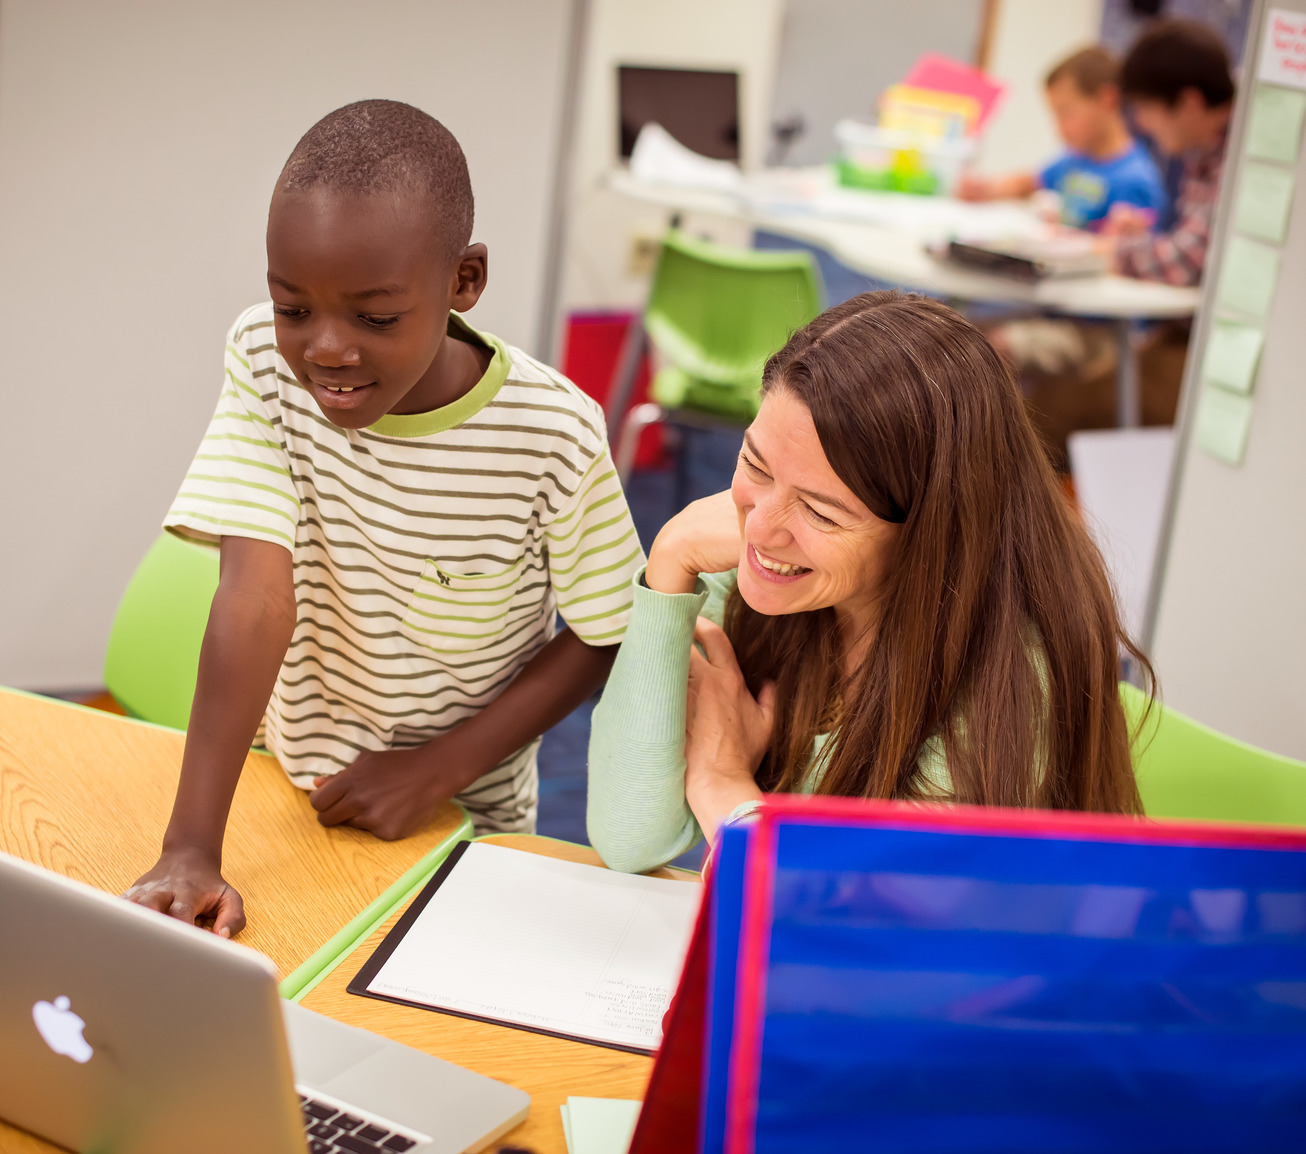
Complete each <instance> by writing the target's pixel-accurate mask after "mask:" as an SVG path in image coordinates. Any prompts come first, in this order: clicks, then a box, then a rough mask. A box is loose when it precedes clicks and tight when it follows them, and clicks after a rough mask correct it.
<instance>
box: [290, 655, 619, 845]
mask: <svg viewBox="0 0 1306 1154" xmlns="http://www.w3.org/2000/svg"><path fill="white" fill-rule="evenodd" d="M616 654H617V646H615V645H603V646H598V645H587V644H586V643H585V642H584V641H582V640H581V639H580V638H579V637H577V636H576V634H575V633H573V632H572V631H571V630H570V629H564V630H563V631H562V632H561V633H559V634H558V635H557V636H556V637H554V638H553V640H552V641H550V642H549V643H548V644H547V645H545V646H544V648H543V649H541V650H540V651H539V652H538V653H537V654H536V655H535V656H534V657H532V658H531V659H530V660H529V661H528V662H527V663H526V664H525V665H524V666H522V669H521V672H520V673H518V674H517V676H516V677H515V678H513V680H512V681H511V682H509V684H508V686H507V688H505V689H504V691H503V692H502V693H500V694H499V696H498V697H496V698H495V699H494V700H493V701H491V702H490V703H489V705H487V706H486V707H485V708H484V709H482V710H481V711H480V712H479V713H476V714H474V715H473V716H471V717H469V718H467V720H466V721H463V722H461V723H460V724H459V725H456V726H455V727H454V728H453V729H451V730H449V731H448V732H447V733H442V734H440V736H439V737H436V738H433V739H432V740H431V741H428V742H427V743H426V744H425V745H419V746H415V747H414V748H411V749H387V750H382V751H380V752H375V753H363V754H360V755H359V757H358V759H357V760H356V761H354V763H353V764H352V765H350V766H349V767H348V768H346V769H343V770H341V771H340V772H339V773H337V774H336V775H335V776H334V777H326V778H318V779H317V782H316V783H315V784H316V785H317V789H315V790H314V791H313V793H312V795H311V796H310V800H311V801H312V803H313V807H314V808H315V809H316V810H317V811H318V821H320V822H321V823H322V824H323V825H351V826H354V827H356V828H358V829H365V830H369V831H371V832H372V833H374V834H376V836H377V837H380V838H385V839H386V840H393V839H395V838H401V837H408V836H409V835H410V834H413V833H416V832H417V831H418V830H419V829H421V827H422V826H424V825H425V824H426V823H427V822H428V821H430V819H431V818H432V817H433V816H434V815H435V813H436V811H437V810H438V809H439V808H440V806H442V805H443V804H444V803H445V802H447V801H448V800H449V799H450V798H452V797H453V796H455V795H456V794H459V793H461V792H462V791H463V790H464V789H466V788H467V787H468V786H470V785H471V784H472V783H473V782H475V781H477V780H478V779H479V778H481V777H483V776H484V775H485V774H487V773H489V772H490V770H492V769H493V768H494V767H495V766H497V765H498V764H499V763H500V762H502V761H503V760H504V759H505V758H507V757H508V756H510V755H511V754H512V753H514V752H515V751H517V750H519V749H521V747H522V746H524V745H526V744H527V743H529V742H531V741H534V740H535V738H537V737H539V736H540V735H541V734H542V733H543V732H544V731H545V730H546V729H549V728H551V727H552V726H554V725H556V724H557V723H558V722H559V721H561V720H562V719H563V718H564V717H566V716H567V714H569V713H570V712H571V711H572V710H573V709H575V708H576V707H577V706H578V705H580V703H581V702H582V701H584V700H585V699H586V698H588V697H589V696H590V695H591V694H592V693H594V691H595V690H597V689H598V688H599V687H600V686H601V685H602V684H603V683H604V681H606V680H607V676H608V671H609V670H610V669H611V668H612V662H613V660H614V659H615V657H616Z"/></svg>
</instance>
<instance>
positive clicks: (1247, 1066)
mask: <svg viewBox="0 0 1306 1154" xmlns="http://www.w3.org/2000/svg"><path fill="white" fill-rule="evenodd" d="M741 856H742V855H741ZM727 860H728V857H727V856H725V855H723V858H722V861H721V862H720V863H718V868H720V866H722V865H725V864H726V862H727ZM776 867H777V868H776V877H775V887H774V901H773V918H774V920H773V925H772V931H771V938H770V955H769V966H768V972H767V980H766V993H765V1017H764V1025H763V1035H762V1037H763V1041H762V1060H761V1070H760V1082H759V1095H758V1099H759V1101H758V1112H757V1128H756V1151H757V1152H758V1154H773V1152H779V1151H786V1152H788V1151H797V1150H802V1151H805V1152H806V1151H832V1152H833V1151H846V1150H852V1149H874V1150H876V1151H913V1152H918V1154H923V1152H930V1151H995V1152H996V1151H1004V1152H1009V1151H1040V1152H1050V1151H1067V1152H1068V1151H1075V1152H1080V1151H1084V1152H1087V1151H1108V1150H1109V1151H1112V1152H1114V1154H1121V1152H1124V1151H1176V1152H1178V1151H1185V1152H1195V1151H1234V1150H1240V1151H1242V1150H1257V1151H1281V1150H1282V1151H1287V1150H1295V1151H1300V1150H1302V1149H1306V853H1301V852H1292V851H1287V850H1269V849H1241V848H1239V849H1232V848H1219V847H1211V846H1197V845H1172V844H1124V843H1119V842H1109V841H1092V840H1064V839H1055V838H1041V837H1014V836H1011V837H1009V836H995V835H992V834H987V835H977V834H962V833H957V832H949V833H940V832H934V831H926V830H919V831H914V830H900V829H892V828H883V827H881V828H865V827H850V826H838V825H834V826H831V825H826V824H811V825H805V824H802V823H800V822H798V821H791V820H786V821H785V822H783V823H782V824H781V825H780V826H779V837H778V843H777V861H776ZM740 879H741V880H742V875H740ZM719 882H720V883H721V884H719V885H718V888H717V895H718V897H723V896H724V890H725V888H726V887H725V883H727V882H730V883H734V882H735V877H734V876H733V875H731V876H729V877H727V876H726V875H720V876H719ZM733 916H734V924H735V926H736V927H737V923H738V915H737V913H735V914H734V915H733ZM723 933H724V928H723ZM736 933H737V929H736ZM717 953H718V955H724V953H725V950H724V949H721V950H719V951H717ZM715 961H716V962H719V963H720V964H718V965H716V966H715V969H716V970H717V971H718V972H719V970H720V967H721V965H724V964H725V962H724V961H723V960H722V958H721V957H718V958H717V959H715ZM732 989H733V984H732ZM714 997H715V992H714ZM722 1026H723V1023H721V1022H720V1021H718V1020H716V1018H715V1016H714V1019H713V1027H712V1030H711V1045H712V1052H711V1054H710V1058H711V1061H710V1062H709V1075H708V1081H709V1088H708V1089H709V1093H708V1097H709V1102H708V1104H707V1108H706V1110H705V1119H706V1120H708V1121H711V1120H712V1119H713V1118H715V1117H716V1113H715V1111H716V1110H717V1107H716V1105H715V1103H713V1102H712V1101H711V1099H712V1098H713V1097H714V1096H722V1095H720V1093H719V1088H720V1085H721V1082H720V1080H719V1078H718V1079H717V1080H716V1082H715V1084H713V1071H715V1070H717V1069H718V1067H719V1066H720V1061H719V1058H718V1056H717V1055H716V1053H715V1049H716V1047H717V1046H718V1045H719V1035H720V1031H721V1029H722ZM705 1133H706V1131H705ZM704 1148H705V1149H707V1150H714V1149H720V1146H715V1147H714V1146H711V1145H705V1147H704Z"/></svg>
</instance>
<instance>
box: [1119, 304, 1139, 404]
mask: <svg viewBox="0 0 1306 1154" xmlns="http://www.w3.org/2000/svg"><path fill="white" fill-rule="evenodd" d="M1115 330H1116V425H1117V426H1119V427H1120V428H1122V429H1136V428H1137V427H1138V426H1139V425H1140V424H1141V423H1142V419H1143V416H1142V414H1143V404H1142V396H1141V393H1140V387H1141V386H1140V383H1139V379H1138V349H1137V342H1136V341H1135V340H1134V323H1133V321H1131V320H1130V319H1129V318H1128V317H1120V318H1119V319H1117V320H1116V322H1115Z"/></svg>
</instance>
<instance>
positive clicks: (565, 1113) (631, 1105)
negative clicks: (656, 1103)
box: [562, 1098, 643, 1154]
mask: <svg viewBox="0 0 1306 1154" xmlns="http://www.w3.org/2000/svg"><path fill="white" fill-rule="evenodd" d="M642 1104H643V1103H641V1102H632V1101H629V1100H628V1099H625V1098H568V1099H567V1101H566V1104H565V1105H564V1106H563V1107H562V1129H563V1131H564V1133H565V1134H566V1135H567V1154H626V1151H627V1150H629V1149H630V1140H631V1138H632V1137H633V1136H634V1134H635V1122H636V1121H637V1120H638V1118H639V1108H640V1106H641V1105H642Z"/></svg>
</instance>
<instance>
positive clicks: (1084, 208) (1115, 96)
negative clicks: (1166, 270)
mask: <svg viewBox="0 0 1306 1154" xmlns="http://www.w3.org/2000/svg"><path fill="white" fill-rule="evenodd" d="M1118 73H1119V66H1118V64H1117V62H1116V59H1115V57H1114V56H1112V55H1111V53H1110V52H1108V51H1107V50H1106V49H1105V48H1101V47H1098V46H1093V47H1091V48H1085V49H1083V50H1081V51H1079V52H1076V53H1075V54H1074V55H1073V56H1069V57H1067V58H1066V59H1065V60H1063V61H1062V62H1061V63H1060V64H1058V65H1057V66H1056V67H1055V68H1053V69H1052V71H1051V72H1049V73H1048V76H1047V82H1046V86H1047V99H1048V106H1049V107H1050V108H1051V110H1052V115H1053V117H1054V118H1055V120H1056V122H1057V132H1058V133H1059V134H1060V136H1061V139H1062V140H1063V141H1064V142H1065V144H1066V148H1067V151H1066V152H1065V153H1064V154H1063V155H1061V156H1059V157H1058V158H1057V159H1056V160H1054V161H1053V162H1052V163H1051V164H1049V165H1048V166H1047V167H1046V168H1044V169H1043V170H1042V171H1041V172H1037V173H1034V172H1017V173H1011V174H1009V175H1007V176H996V177H983V176H966V177H964V178H963V179H962V181H961V184H960V186H959V188H958V190H957V191H958V195H959V196H960V197H961V198H962V199H963V200H997V199H1006V198H1011V197H1026V196H1032V195H1033V194H1034V193H1035V192H1037V191H1038V190H1039V189H1042V188H1046V189H1051V190H1053V191H1054V192H1057V193H1059V194H1060V195H1061V220H1062V223H1063V224H1068V225H1072V226H1073V227H1075V228H1097V227H1098V226H1100V224H1101V223H1102V222H1103V221H1104V220H1105V219H1106V217H1107V216H1108V214H1109V213H1110V212H1111V210H1112V208H1113V207H1114V206H1115V205H1119V204H1125V205H1131V206H1133V208H1134V209H1135V210H1136V211H1137V213H1138V214H1139V216H1140V217H1141V218H1142V219H1144V220H1150V221H1152V222H1155V220H1156V218H1157V216H1158V215H1159V214H1160V212H1161V209H1162V208H1163V207H1164V205H1165V185H1164V184H1163V183H1162V180H1161V175H1160V173H1159V172H1158V171H1157V168H1156V165H1155V163H1154V162H1153V161H1152V158H1151V157H1150V156H1149V155H1148V153H1147V150H1146V149H1145V148H1144V147H1143V146H1142V145H1141V144H1139V143H1138V141H1136V140H1135V139H1134V138H1133V136H1132V135H1130V132H1129V126H1128V125H1127V124H1126V123H1125V119H1124V116H1123V114H1122V113H1121V108H1120V86H1119V76H1118Z"/></svg>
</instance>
